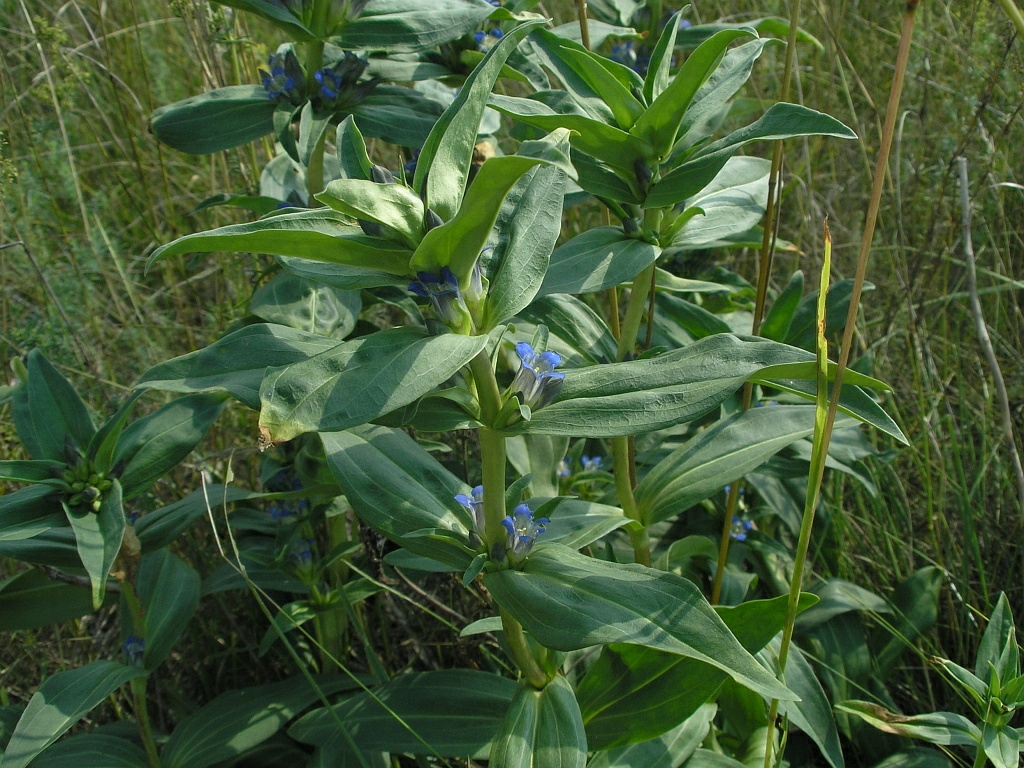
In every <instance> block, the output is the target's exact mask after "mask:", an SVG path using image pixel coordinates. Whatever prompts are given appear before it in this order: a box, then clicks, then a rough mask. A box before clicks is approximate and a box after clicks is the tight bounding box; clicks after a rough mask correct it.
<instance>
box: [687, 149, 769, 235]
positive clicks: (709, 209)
mask: <svg viewBox="0 0 1024 768" xmlns="http://www.w3.org/2000/svg"><path fill="white" fill-rule="evenodd" d="M770 168H771V162H769V161H768V160H765V159H763V158H760V157H732V158H729V161H728V162H727V163H726V164H725V166H724V167H723V168H722V170H721V171H719V173H718V175H717V176H716V177H715V178H714V179H713V180H712V181H711V183H710V184H708V185H707V186H706V187H704V189H702V190H701V191H700V192H699V193H698V194H697V195H695V196H694V197H691V198H690V199H689V200H687V201H686V208H687V209H691V208H699V209H700V211H701V213H700V214H699V215H697V216H693V217H692V218H689V219H687V220H686V221H685V222H684V223H683V224H682V226H681V227H680V228H679V230H678V231H677V232H675V233H674V234H673V236H672V240H671V246H670V247H672V248H684V249H686V250H691V249H694V248H700V247H702V246H707V244H708V243H713V242H716V241H719V240H725V239H727V238H730V237H733V236H735V235H739V234H741V233H743V232H746V231H747V230H749V229H751V228H752V227H755V226H757V223H758V222H759V221H760V220H761V219H762V218H764V212H765V208H766V206H767V202H768V172H769V170H770ZM683 215H684V216H685V213H684V214H683Z"/></svg>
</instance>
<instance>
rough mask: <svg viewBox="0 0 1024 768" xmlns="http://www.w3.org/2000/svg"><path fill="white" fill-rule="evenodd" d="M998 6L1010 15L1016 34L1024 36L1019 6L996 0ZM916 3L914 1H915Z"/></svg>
mask: <svg viewBox="0 0 1024 768" xmlns="http://www.w3.org/2000/svg"><path fill="white" fill-rule="evenodd" d="M998 3H999V5H1000V7H1001V8H1002V9H1003V12H1004V13H1005V14H1006V15H1007V16H1009V17H1010V21H1012V22H1013V25H1014V26H1015V27H1016V28H1017V34H1018V35H1020V36H1021V37H1024V14H1021V12H1020V8H1018V7H1017V4H1016V3H1015V2H1013V0H998ZM915 4H916V3H915Z"/></svg>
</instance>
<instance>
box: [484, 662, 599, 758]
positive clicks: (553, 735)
mask: <svg viewBox="0 0 1024 768" xmlns="http://www.w3.org/2000/svg"><path fill="white" fill-rule="evenodd" d="M586 763H587V737H586V734H585V733H584V731H583V721H582V719H581V718H580V708H579V705H578V704H577V703H576V696H575V694H573V690H572V686H571V685H569V683H568V682H567V681H566V679H565V678H564V677H562V676H561V675H556V676H555V678H554V679H553V680H552V681H551V682H550V683H548V684H547V686H545V687H544V689H543V690H540V691H538V690H537V689H536V688H532V687H530V686H529V685H526V684H525V683H520V685H519V686H518V688H517V689H516V693H515V696H514V697H513V698H512V703H511V704H509V707H508V712H507V713H506V714H505V718H504V720H503V721H502V723H501V727H500V728H499V729H498V732H497V734H496V735H495V737H494V740H493V742H492V743H491V755H490V759H489V760H488V765H489V766H493V768H534V766H545V767H546V766H550V767H551V768H583V766H584V765H586Z"/></svg>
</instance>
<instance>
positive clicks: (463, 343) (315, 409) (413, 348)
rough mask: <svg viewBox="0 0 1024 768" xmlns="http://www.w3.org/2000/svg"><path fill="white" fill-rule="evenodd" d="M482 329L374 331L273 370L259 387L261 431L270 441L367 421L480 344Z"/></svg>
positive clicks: (432, 383)
mask: <svg viewBox="0 0 1024 768" xmlns="http://www.w3.org/2000/svg"><path fill="white" fill-rule="evenodd" d="M486 343H487V337H486V336H461V335H458V334H454V333H447V334H443V335H441V336H429V335H427V333H426V331H423V330H421V329H419V328H414V327H410V326H404V327H398V328H390V329H388V330H384V331H378V332H377V333H374V334H372V335H371V336H366V337H363V338H360V339H355V340H354V341H349V342H345V343H344V344H340V345H338V346H337V347H335V348H334V349H331V350H328V351H326V352H323V353H321V354H319V355H317V356H316V357H312V358H310V359H309V360H306V361H304V362H300V363H295V364H293V365H289V366H287V367H284V368H280V369H277V370H275V371H271V372H269V373H268V374H267V376H266V377H265V378H264V380H263V384H262V386H261V387H260V400H261V402H262V409H261V411H260V431H261V434H263V435H265V436H266V437H267V438H269V439H270V440H273V441H274V442H277V441H281V440H290V439H292V438H293V437H296V436H298V435H301V434H302V433H303V432H315V431H320V430H328V431H330V430H338V429H345V428H346V427H352V426H356V425H358V424H365V423H366V422H368V421H370V420H372V419H375V418H377V417H378V416H382V415H383V414H385V413H390V412H391V411H393V410H395V409H396V408H400V407H402V406H403V405H406V404H408V403H411V402H412V401H413V400H416V399H417V398H419V397H421V396H422V395H425V394H427V393H428V392H430V391H431V390H433V389H434V388H435V387H437V386H438V385H440V384H441V383H443V382H444V381H445V380H446V379H448V378H450V377H451V376H452V375H453V374H455V373H456V372H457V371H458V370H459V369H460V368H462V367H463V366H464V365H466V364H467V363H468V362H469V361H470V360H471V359H472V358H473V357H475V356H476V355H477V353H479V352H480V350H482V349H483V348H484V345H485V344H486Z"/></svg>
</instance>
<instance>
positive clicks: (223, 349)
mask: <svg viewBox="0 0 1024 768" xmlns="http://www.w3.org/2000/svg"><path fill="white" fill-rule="evenodd" d="M338 343H339V342H338V341H336V340H335V339H329V338H327V337H325V336H320V335H319V334H315V333H306V332H305V331H298V330H296V329H294V328H289V327H287V326H284V325H269V324H258V325H247V326H245V327H244V328H240V329H238V330H237V331H234V332H232V333H229V334H228V335H227V336H224V337H223V338H221V339H218V340H217V341H215V342H214V343H213V344H211V345H210V346H208V347H206V348H205V349H200V350H197V351H195V352H190V353H189V354H187V355H182V356H181V357H176V358H174V359H173V360H168V361H167V362H164V363H160V364H159V365H155V366H153V367H152V368H150V369H149V370H148V371H146V373H144V374H143V376H142V378H141V379H139V380H138V382H136V384H135V386H136V387H137V388H143V389H163V390H169V391H171V392H227V393H228V394H229V395H231V396H232V397H234V398H235V399H236V400H238V401H240V402H242V403H244V404H245V405H247V406H249V407H250V408H259V407H260V385H261V384H262V383H263V375H264V373H266V370H267V369H268V368H279V367H281V366H286V365H292V364H294V363H299V362H302V361H303V360H308V359H309V358H311V357H313V356H314V355H319V354H320V353H321V352H325V351H327V350H329V349H333V348H335V347H337V346H338Z"/></svg>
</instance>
